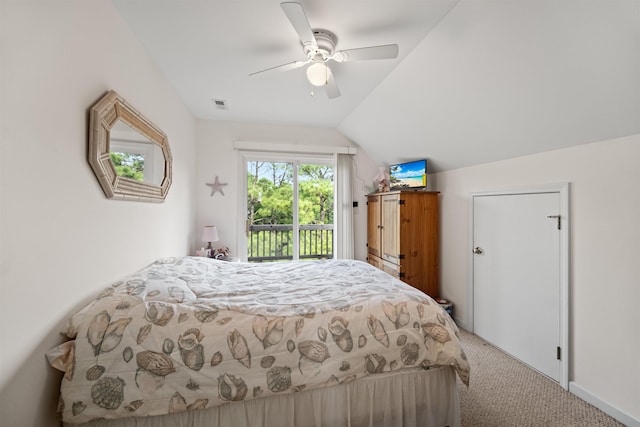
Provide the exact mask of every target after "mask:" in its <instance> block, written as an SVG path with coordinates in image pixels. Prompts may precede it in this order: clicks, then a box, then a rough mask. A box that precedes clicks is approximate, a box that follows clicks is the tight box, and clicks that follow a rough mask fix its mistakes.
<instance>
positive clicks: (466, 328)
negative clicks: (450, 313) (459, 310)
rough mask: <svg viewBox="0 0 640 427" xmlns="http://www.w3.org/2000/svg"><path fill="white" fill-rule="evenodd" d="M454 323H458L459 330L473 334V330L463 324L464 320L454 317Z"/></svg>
mask: <svg viewBox="0 0 640 427" xmlns="http://www.w3.org/2000/svg"><path fill="white" fill-rule="evenodd" d="M453 321H454V322H456V325H457V326H458V328H460V329H464V330H465V331H468V332H471V329H469V325H467V323H466V322H463V321H462V320H460V319H458V318H457V317H453Z"/></svg>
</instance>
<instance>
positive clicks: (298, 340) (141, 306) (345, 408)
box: [47, 257, 469, 427]
mask: <svg viewBox="0 0 640 427" xmlns="http://www.w3.org/2000/svg"><path fill="white" fill-rule="evenodd" d="M62 333H63V334H64V335H65V336H67V337H68V338H69V341H66V342H64V343H63V344H61V345H59V346H57V347H55V348H53V349H51V350H50V351H49V352H47V358H48V360H49V363H50V364H51V365H52V366H53V367H55V368H57V369H60V370H62V371H63V372H64V377H63V379H62V383H61V388H60V390H61V395H60V404H59V413H60V415H61V418H62V421H63V423H64V424H65V425H78V424H87V425H92V426H93V425H96V426H105V427H106V426H109V427H120V426H122V427H125V426H154V427H155V426H163V425H167V426H180V425H185V426H186V425H188V426H205V425H206V426H224V425H233V426H243V425H246V426H271V425H273V426H276V425H277V426H285V427H286V426H341V425H344V426H358V425H362V426H365V425H366V426H372V425H405V426H418V425H420V426H457V425H459V403H458V393H457V386H456V375H457V376H458V377H459V378H460V379H461V380H462V382H463V383H465V384H468V381H469V364H468V362H467V359H466V356H465V354H464V351H463V349H462V347H461V345H460V341H459V339H458V336H457V334H458V329H457V327H456V325H455V323H454V322H453V321H452V320H451V318H450V317H449V315H448V314H447V313H446V312H445V311H444V310H443V309H442V308H441V307H440V306H439V305H438V304H437V303H436V302H434V301H433V300H432V299H431V298H430V297H428V296H427V295H425V294H423V293H422V292H420V291H418V290H416V289H414V288H412V287H410V286H408V285H406V284H405V283H403V282H401V281H399V280H397V279H395V278H393V277H392V276H390V275H388V274H386V273H384V272H382V271H380V270H378V269H376V268H374V267H372V266H370V265H369V264H367V263H364V262H360V261H353V260H327V261H304V262H285V263H267V264H250V263H237V262H233V263H231V262H225V261H218V260H215V259H208V258H201V257H183V258H170V259H163V260H159V261H157V262H155V263H153V264H151V265H149V266H147V267H146V268H143V269H142V270H140V271H138V272H136V273H134V274H131V275H129V276H127V277H125V278H123V279H122V280H120V281H118V282H117V283H114V284H113V285H111V286H109V287H108V288H106V289H105V290H104V291H102V292H101V293H100V295H99V296H98V297H97V298H96V299H95V300H94V301H92V302H91V303H90V304H88V305H87V306H86V307H84V308H83V309H82V310H80V311H79V312H77V313H76V314H74V315H73V316H72V317H71V318H70V319H69V321H68V322H67V324H66V325H65V327H64V328H63V331H62Z"/></svg>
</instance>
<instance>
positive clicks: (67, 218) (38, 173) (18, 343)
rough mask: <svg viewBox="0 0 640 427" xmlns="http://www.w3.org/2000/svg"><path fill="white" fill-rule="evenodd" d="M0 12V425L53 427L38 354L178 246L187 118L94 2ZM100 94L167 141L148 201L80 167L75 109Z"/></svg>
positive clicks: (81, 125)
mask: <svg viewBox="0 0 640 427" xmlns="http://www.w3.org/2000/svg"><path fill="white" fill-rule="evenodd" d="M1 4H2V6H1V7H2V13H0V28H1V29H0V31H1V32H0V43H2V45H1V49H2V50H1V57H0V64H1V68H2V69H1V76H2V81H1V87H0V90H1V91H0V117H1V118H2V119H1V127H0V131H1V135H0V138H1V139H0V142H1V145H0V148H1V156H0V161H1V163H0V184H1V186H2V187H1V188H0V209H1V211H0V212H1V217H0V242H2V246H1V253H0V280H1V282H0V358H1V361H0V366H2V369H1V370H0V420H1V421H0V424H2V425H6V426H45V427H46V426H54V425H58V422H57V420H56V418H55V407H56V403H57V395H58V387H59V380H60V376H59V374H58V373H57V372H56V371H54V370H53V368H50V367H49V366H48V364H47V362H46V361H45V355H44V353H45V351H46V350H48V349H49V348H51V347H53V346H55V345H56V344H58V343H59V342H60V341H61V337H60V335H59V332H58V331H59V330H60V329H61V327H62V325H63V324H64V322H65V321H66V320H67V318H68V316H70V315H71V314H72V312H74V311H75V310H76V309H78V308H80V307H81V305H82V304H84V303H86V302H87V301H88V300H89V298H91V297H95V295H97V293H98V292H99V291H100V290H101V289H103V288H104V287H106V286H108V285H110V284H111V283H112V282H113V281H115V280H117V279H119V278H120V277H122V276H124V275H126V274H128V273H132V272H134V271H135V270H137V269H139V268H142V267H143V266H145V265H147V264H149V263H151V262H152V261H154V260H155V259H157V258H160V257H163V256H170V255H185V254H187V253H188V251H189V249H190V246H191V242H192V240H193V235H192V234H193V232H194V230H195V204H196V202H195V188H194V182H195V171H194V170H193V164H194V159H195V120H194V118H193V117H192V115H191V114H190V113H189V111H188V110H187V109H186V108H185V107H184V105H183V104H182V102H181V101H180V100H179V98H178V96H177V95H176V93H175V92H174V90H173V89H172V88H171V86H169V85H168V83H167V82H166V80H165V78H164V77H163V76H162V74H161V73H160V72H159V70H158V69H157V68H156V67H155V66H154V65H153V63H152V62H151V61H150V59H149V58H148V57H147V55H146V54H145V53H144V50H143V49H142V46H141V45H140V44H139V43H138V42H137V40H136V39H135V38H134V37H133V35H132V33H131V32H130V30H129V29H128V27H127V25H126V24H125V23H124V21H123V20H122V19H121V18H120V16H119V15H118V14H117V13H116V11H115V10H114V9H113V6H112V5H111V2H110V1H107V0H92V1H84V0H65V1H50V0H43V1H31V0H28V1H5V0H2V2H1ZM109 89H114V90H116V91H117V92H118V93H119V94H120V95H122V96H123V97H124V98H125V99H126V100H127V101H128V102H129V103H131V104H132V105H133V106H134V107H136V108H137V109H138V110H140V111H141V112H142V113H143V114H144V115H145V116H146V117H148V118H149V119H150V120H151V121H153V122H154V123H155V124H156V125H157V126H158V127H159V128H161V129H162V130H163V131H164V132H165V133H166V134H167V136H168V138H169V142H170V144H171V149H172V153H173V158H174V163H173V173H174V176H173V185H172V187H171V189H170V191H169V194H168V196H167V199H166V201H165V202H164V203H162V204H152V203H140V202H128V201H116V200H109V199H106V198H105V196H104V193H103V192H102V189H101V187H100V185H99V184H98V181H97V180H96V178H95V176H94V175H93V172H92V171H91V169H90V167H89V164H88V162H87V159H86V157H87V135H88V115H87V112H88V108H89V107H90V106H91V105H92V104H93V103H94V102H95V101H96V100H97V99H98V98H99V97H100V96H102V95H103V93H104V92H105V91H107V90H109Z"/></svg>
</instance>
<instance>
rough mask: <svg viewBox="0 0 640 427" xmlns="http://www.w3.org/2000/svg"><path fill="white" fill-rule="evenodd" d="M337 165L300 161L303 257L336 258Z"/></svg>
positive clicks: (301, 243) (299, 212)
mask: <svg viewBox="0 0 640 427" xmlns="http://www.w3.org/2000/svg"><path fill="white" fill-rule="evenodd" d="M333 193H334V183H333V166H332V165H326V164H308V163H307V164H299V165H298V222H299V225H300V226H299V242H300V244H299V251H300V256H299V258H300V259H323V258H333V228H334V227H333V224H334V221H333V215H334V212H333V198H334V194H333Z"/></svg>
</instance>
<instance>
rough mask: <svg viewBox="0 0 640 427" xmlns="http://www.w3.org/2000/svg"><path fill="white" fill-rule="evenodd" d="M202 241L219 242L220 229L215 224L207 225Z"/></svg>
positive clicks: (203, 231)
mask: <svg viewBox="0 0 640 427" xmlns="http://www.w3.org/2000/svg"><path fill="white" fill-rule="evenodd" d="M202 241H203V242H217V241H218V230H217V229H216V226H215V225H207V226H205V227H204V229H203V230H202Z"/></svg>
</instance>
